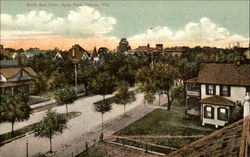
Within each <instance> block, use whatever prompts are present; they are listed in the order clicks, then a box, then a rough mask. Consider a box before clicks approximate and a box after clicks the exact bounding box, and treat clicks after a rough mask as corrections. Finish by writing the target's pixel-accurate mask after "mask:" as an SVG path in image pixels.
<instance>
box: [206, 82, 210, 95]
mask: <svg viewBox="0 0 250 157" xmlns="http://www.w3.org/2000/svg"><path fill="white" fill-rule="evenodd" d="M208 94H209V93H208V84H206V95H208Z"/></svg>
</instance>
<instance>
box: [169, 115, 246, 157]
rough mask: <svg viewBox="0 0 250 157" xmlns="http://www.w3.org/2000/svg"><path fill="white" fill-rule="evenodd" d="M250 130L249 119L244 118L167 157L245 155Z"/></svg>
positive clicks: (226, 156)
mask: <svg viewBox="0 0 250 157" xmlns="http://www.w3.org/2000/svg"><path fill="white" fill-rule="evenodd" d="M248 132H249V120H248V118H246V119H244V120H243V119H242V120H240V121H238V122H235V123H233V124H231V125H229V126H226V127H224V128H222V129H220V130H217V131H215V132H213V133H211V134H210V135H207V136H204V137H203V138H201V139H199V140H197V141H195V142H193V143H190V144H188V145H186V146H184V147H182V148H181V149H179V150H177V151H175V152H172V153H170V154H167V157H210V156H211V157H224V156H225V157H245V156H244V155H246V146H247V143H246V140H247V138H248V136H249V135H248ZM244 141H245V142H244Z"/></svg>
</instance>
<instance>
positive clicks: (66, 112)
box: [66, 104, 69, 117]
mask: <svg viewBox="0 0 250 157" xmlns="http://www.w3.org/2000/svg"><path fill="white" fill-rule="evenodd" d="M66 115H67V117H68V115H69V114H68V105H67V104H66Z"/></svg>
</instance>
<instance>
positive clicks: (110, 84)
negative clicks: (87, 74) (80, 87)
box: [91, 72, 117, 99]
mask: <svg viewBox="0 0 250 157" xmlns="http://www.w3.org/2000/svg"><path fill="white" fill-rule="evenodd" d="M116 81H117V79H116V78H115V77H114V76H113V75H111V74H110V73H109V72H100V73H99V74H97V76H96V77H95V78H94V80H92V83H91V87H92V89H93V92H94V93H95V94H100V95H102V96H103V99H105V95H106V94H112V93H113V91H114V89H115V87H116V85H117V83H116Z"/></svg>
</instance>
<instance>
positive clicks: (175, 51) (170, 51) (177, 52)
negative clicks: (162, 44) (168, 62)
mask: <svg viewBox="0 0 250 157" xmlns="http://www.w3.org/2000/svg"><path fill="white" fill-rule="evenodd" d="M185 52H186V51H185V49H183V48H179V47H175V48H165V49H164V50H163V55H166V56H172V57H175V56H178V57H180V56H182V54H183V53H185Z"/></svg>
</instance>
